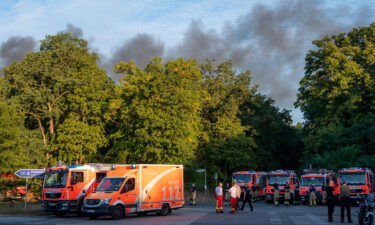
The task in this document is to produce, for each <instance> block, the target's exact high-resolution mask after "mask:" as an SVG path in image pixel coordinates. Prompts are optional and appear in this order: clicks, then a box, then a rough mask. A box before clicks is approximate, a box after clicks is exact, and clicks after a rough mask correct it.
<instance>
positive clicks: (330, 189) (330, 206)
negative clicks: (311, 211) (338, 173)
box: [325, 181, 335, 222]
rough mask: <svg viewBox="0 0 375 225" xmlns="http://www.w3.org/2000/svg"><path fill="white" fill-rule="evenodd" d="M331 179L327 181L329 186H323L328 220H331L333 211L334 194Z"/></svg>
mask: <svg viewBox="0 0 375 225" xmlns="http://www.w3.org/2000/svg"><path fill="white" fill-rule="evenodd" d="M333 187H334V183H333V181H330V182H329V186H328V187H326V188H325V191H326V193H327V207H328V222H333V212H334V211H335V196H334V194H333V192H334V188H333Z"/></svg>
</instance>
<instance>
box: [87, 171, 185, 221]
mask: <svg viewBox="0 0 375 225" xmlns="http://www.w3.org/2000/svg"><path fill="white" fill-rule="evenodd" d="M183 204H184V189H183V165H150V164H136V165H117V166H116V168H115V169H114V170H112V171H109V172H108V174H107V177H106V178H104V179H103V181H102V182H101V183H100V185H99V187H98V188H97V189H96V191H95V192H93V193H91V194H89V195H87V196H86V198H85V201H84V205H83V211H84V212H85V214H87V215H88V216H89V217H90V218H92V219H95V218H97V217H98V216H99V215H111V216H112V218H113V219H121V218H123V217H125V216H126V215H127V214H129V213H137V214H146V213H147V212H152V211H154V212H157V213H158V214H159V215H167V214H168V213H170V212H171V210H172V209H178V208H181V207H183Z"/></svg>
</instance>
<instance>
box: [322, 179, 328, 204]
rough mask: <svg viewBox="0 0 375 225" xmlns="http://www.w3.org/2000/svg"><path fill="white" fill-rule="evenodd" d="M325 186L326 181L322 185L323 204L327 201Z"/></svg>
mask: <svg viewBox="0 0 375 225" xmlns="http://www.w3.org/2000/svg"><path fill="white" fill-rule="evenodd" d="M326 188H327V183H326V182H325V183H324V184H323V186H322V203H323V204H326V202H327V192H326Z"/></svg>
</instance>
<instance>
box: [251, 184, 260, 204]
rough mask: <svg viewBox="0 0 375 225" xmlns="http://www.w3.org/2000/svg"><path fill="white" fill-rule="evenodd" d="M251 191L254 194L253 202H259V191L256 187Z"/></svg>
mask: <svg viewBox="0 0 375 225" xmlns="http://www.w3.org/2000/svg"><path fill="white" fill-rule="evenodd" d="M251 191H252V192H253V194H252V196H253V202H255V201H258V196H259V191H258V188H256V187H255V186H254V185H253V186H252V187H251Z"/></svg>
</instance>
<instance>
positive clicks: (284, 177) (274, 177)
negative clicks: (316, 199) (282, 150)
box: [266, 170, 299, 202]
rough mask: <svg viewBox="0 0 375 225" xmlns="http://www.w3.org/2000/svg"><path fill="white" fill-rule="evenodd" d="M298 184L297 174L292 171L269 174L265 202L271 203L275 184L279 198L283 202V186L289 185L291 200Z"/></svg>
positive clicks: (278, 171)
mask: <svg viewBox="0 0 375 225" xmlns="http://www.w3.org/2000/svg"><path fill="white" fill-rule="evenodd" d="M298 182H299V181H298V177H297V174H296V173H295V172H294V171H293V170H277V171H271V172H269V173H268V179H267V187H266V200H267V202H272V201H273V195H274V184H275V183H277V184H278V185H279V198H280V199H281V200H283V198H284V194H285V191H284V188H285V184H286V183H289V186H290V190H291V192H292V194H291V197H292V198H293V193H294V190H295V189H296V187H297V185H298Z"/></svg>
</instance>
